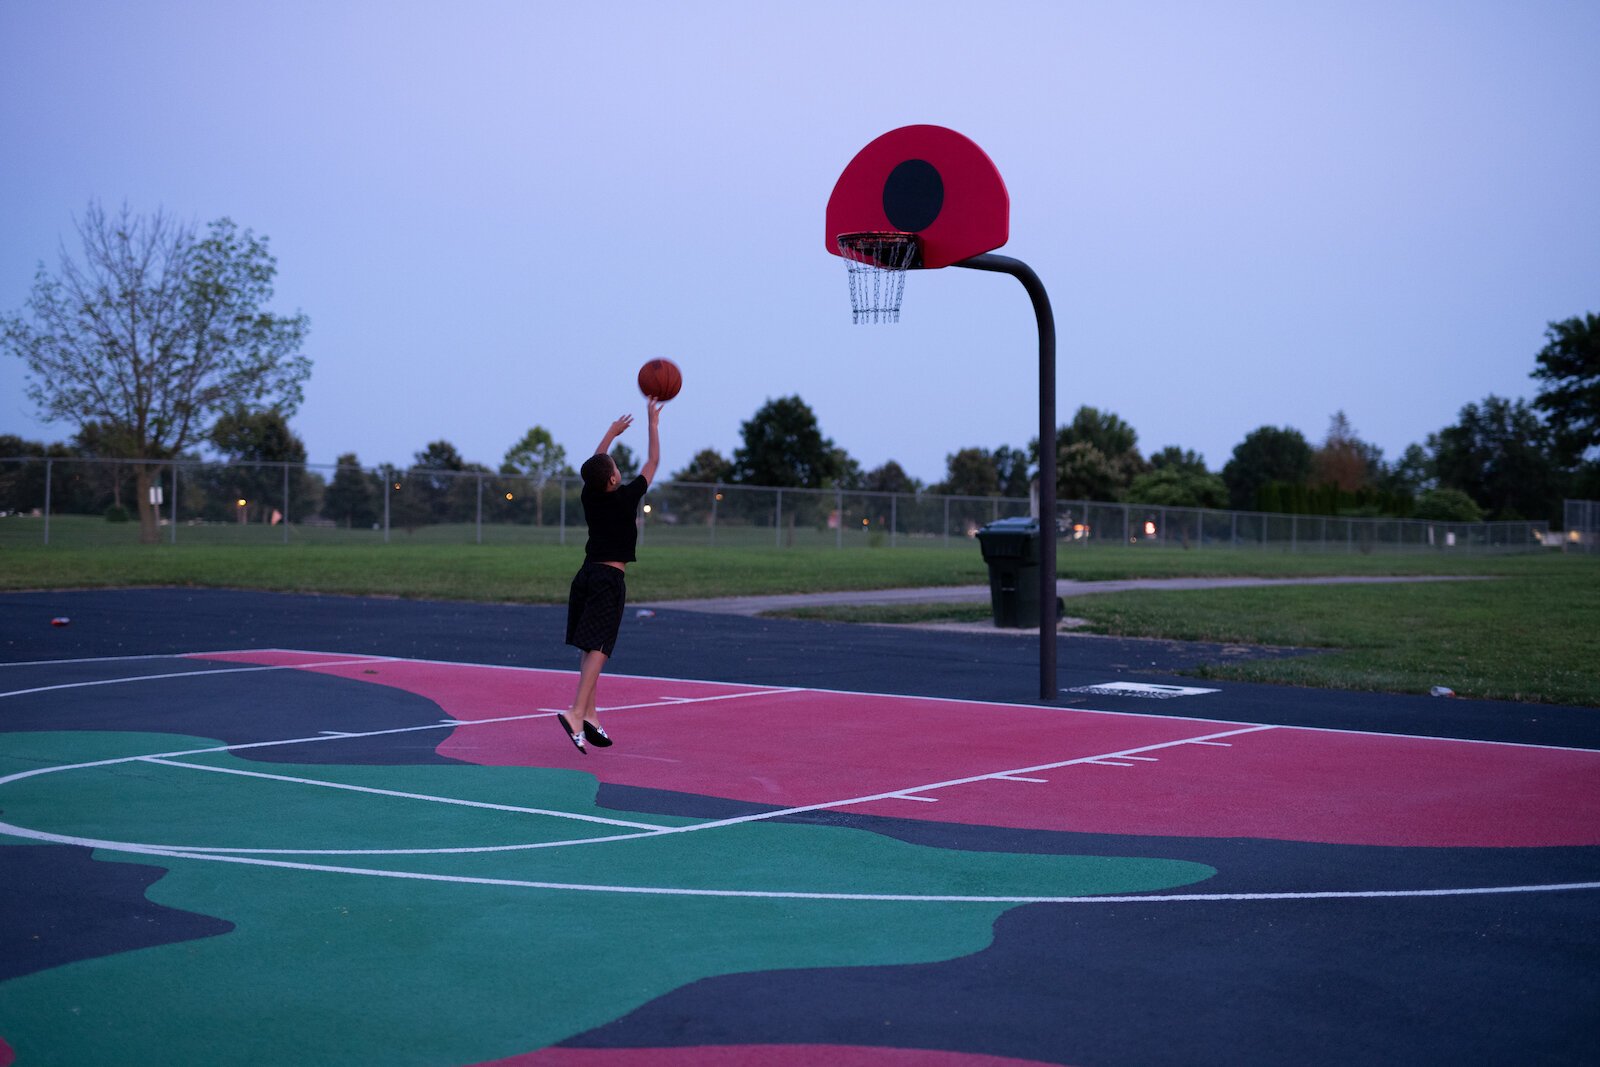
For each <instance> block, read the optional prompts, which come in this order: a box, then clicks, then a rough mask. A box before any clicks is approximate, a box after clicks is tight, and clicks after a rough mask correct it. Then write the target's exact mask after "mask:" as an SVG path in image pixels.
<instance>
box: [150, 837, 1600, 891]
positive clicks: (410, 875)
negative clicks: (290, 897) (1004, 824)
mask: <svg viewBox="0 0 1600 1067" xmlns="http://www.w3.org/2000/svg"><path fill="white" fill-rule="evenodd" d="M143 851H145V852H146V853H147V854H148V855H153V856H168V857H171V858H173V859H196V860H211V861H213V862H216V863H243V864H248V865H250V866H257V867H281V868H286V869H288V870H296V871H314V872H318V873H326V874H355V875H363V876H368V877H374V878H400V879H407V880H412V881H423V882H450V883H456V884H460V885H490V886H503V887H508V888H517V889H554V890H566V891H569V892H584V893H624V894H632V895H642V896H668V897H745V898H756V899H762V900H829V901H859V902H888V903H922V904H1175V903H1180V902H1190V901H1193V902H1202V901H1213V902H1215V901H1259V900H1357V899H1383V898H1406V897H1461V896H1485V895H1493V894H1501V893H1551V892H1561V891H1567V890H1583V889H1600V882H1563V883H1557V884H1550V885H1508V886H1475V887H1468V888H1459V889H1366V890H1350V891H1324V892H1305V893H1159V894H1150V895H1147V896H1137V895H1124V896H1075V897H1055V896H969V895H952V894H942V893H807V892H801V891H798V890H767V889H684V888H682V887H678V886H624V885H595V884H585V883H578V882H536V881H531V880H525V879H519V878H481V877H472V876H469V875H456V874H426V873H423V872H420V871H386V870H383V869H382V868H368V867H334V866H328V865H324V864H317V863H294V862H290V861H287V860H265V859H257V858H255V857H246V856H217V855H200V854H196V853H193V852H185V851H175V850H163V849H147V850H143Z"/></svg>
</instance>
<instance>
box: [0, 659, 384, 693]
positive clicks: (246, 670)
mask: <svg viewBox="0 0 1600 1067" xmlns="http://www.w3.org/2000/svg"><path fill="white" fill-rule="evenodd" d="M161 658H175V657H161ZM373 662H383V661H381V660H376V661H375V660H373V659H353V660H329V661H328V662H326V663H270V664H257V665H254V666H250V667H216V668H212V669H209V670H199V671H174V672H172V673H169V674H130V675H126V676H124V677H121V678H99V679H96V680H94V681H90V682H63V683H61V684H60V685H41V686H36V687H35V688H33V689H12V690H10V691H9V692H4V693H0V699H4V698H5V697H21V696H28V695H30V694H33V693H51V692H55V691H57V690H61V689H87V688H90V687H93V686H97V685H122V684H124V683H126V682H161V681H170V680H171V679H173V678H196V677H199V678H209V677H212V676H215V675H220V674H252V673H255V672H259V671H286V670H299V669H301V668H307V667H349V666H354V665H355V664H357V663H373Z"/></svg>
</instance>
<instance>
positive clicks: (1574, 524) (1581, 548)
mask: <svg viewBox="0 0 1600 1067" xmlns="http://www.w3.org/2000/svg"><path fill="white" fill-rule="evenodd" d="M1561 520H1562V521H1561V525H1562V527H1563V528H1564V529H1565V530H1566V534H1565V536H1564V537H1563V539H1562V547H1564V548H1566V549H1567V550H1569V551H1574V552H1583V553H1585V554H1587V553H1590V552H1600V500H1566V501H1562V506H1561Z"/></svg>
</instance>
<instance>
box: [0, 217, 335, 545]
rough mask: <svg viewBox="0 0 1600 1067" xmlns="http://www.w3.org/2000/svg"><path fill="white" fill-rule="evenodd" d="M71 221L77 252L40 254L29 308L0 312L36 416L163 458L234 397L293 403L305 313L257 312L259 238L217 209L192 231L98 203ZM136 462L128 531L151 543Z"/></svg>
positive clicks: (300, 376)
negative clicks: (50, 262)
mask: <svg viewBox="0 0 1600 1067" xmlns="http://www.w3.org/2000/svg"><path fill="white" fill-rule="evenodd" d="M76 226H77V231H78V237H79V239H80V242H81V251H80V256H79V258H76V259H75V258H74V257H73V256H71V255H69V254H68V253H67V251H66V250H65V248H63V249H62V251H61V256H60V265H59V267H58V268H57V269H56V270H55V271H54V272H52V271H49V270H47V269H46V268H45V267H44V265H43V264H42V263H41V264H40V265H39V268H38V271H37V272H36V273H35V275H34V284H33V290H32V294H31V296H30V297H29V299H28V301H27V305H26V307H27V310H28V312H29V317H28V318H24V317H22V316H21V315H13V316H10V317H8V318H6V319H4V320H3V323H0V343H3V345H4V347H5V348H6V349H7V350H8V351H10V352H12V353H13V354H15V355H17V356H19V357H20V358H21V359H22V360H23V361H24V362H26V363H27V365H28V373H29V382H28V397H29V399H31V400H32V401H33V403H34V405H35V407H36V408H37V410H38V412H39V413H40V415H41V416H42V417H43V418H44V419H45V420H46V421H52V422H53V421H68V422H72V423H75V424H77V425H79V426H83V425H85V424H87V423H90V422H98V423H99V424H100V426H101V428H102V432H103V433H105V434H106V435H107V440H108V441H109V442H112V443H114V445H115V448H116V451H117V453H118V454H119V455H121V456H123V457H125V458H131V459H138V460H147V461H148V460H167V459H172V458H174V457H176V456H178V455H179V454H180V453H181V452H182V451H183V449H184V448H185V447H186V446H188V445H190V444H192V443H195V442H197V441H199V440H200V439H202V438H203V437H204V436H205V435H206V433H207V432H208V431H209V430H210V429H211V426H212V423H213V422H214V420H215V419H216V418H217V417H218V416H220V415H222V414H224V413H225V412H228V411H230V410H232V409H234V408H238V407H243V408H246V409H248V410H259V409H262V408H266V407H276V408H278V409H279V410H280V411H282V412H284V414H285V415H289V414H292V413H293V412H294V410H295V409H296V408H297V407H298V406H299V403H300V401H301V399H302V390H303V386H304V383H305V381H306V379H307V378H308V377H309V376H310V374H311V361H310V360H309V359H308V358H306V356H304V355H303V354H301V352H300V348H301V345H302V344H303V342H304V340H305V336H306V331H307V328H308V323H307V320H306V317H305V316H304V315H303V314H298V313H297V314H295V315H292V316H283V315H278V314H274V313H272V312H270V311H267V310H266V305H267V304H268V303H269V302H270V301H271V299H272V291H273V290H272V281H273V278H274V277H275V276H276V274H277V261H276V260H275V259H274V258H273V257H272V255H271V254H270V253H269V252H268V250H267V240H266V238H264V237H257V236H256V235H255V234H254V233H253V232H251V231H250V230H243V231H241V230H240V229H239V228H238V227H237V226H236V225H235V224H234V223H233V221H232V220H230V219H226V218H223V219H218V220H217V221H215V222H212V223H210V224H209V226H208V227H207V229H206V233H205V236H203V237H202V236H200V235H199V233H198V232H197V231H196V230H195V228H194V227H193V226H190V225H185V224H180V223H177V222H174V221H173V220H172V219H170V218H169V217H167V216H166V215H164V214H162V213H160V212H157V213H156V214H154V215H148V216H143V215H135V214H133V213H132V212H131V211H130V210H129V209H128V208H127V207H126V206H124V207H123V209H122V210H121V212H120V213H119V214H118V215H116V216H115V217H112V216H108V215H107V214H106V212H105V211H104V210H103V209H102V208H101V207H100V206H99V205H98V204H91V205H90V206H89V208H88V210H87V212H86V213H85V215H84V217H83V218H82V219H81V220H79V221H78V222H77V223H76ZM136 469H137V472H138V474H137V479H138V488H137V492H136V496H137V499H138V506H139V519H140V538H141V540H143V541H146V542H152V543H153V542H155V541H157V540H158V533H157V529H156V512H155V508H154V506H153V505H152V504H151V503H150V494H149V491H148V490H149V487H150V484H151V482H152V481H153V479H154V477H155V475H156V472H157V471H158V469H159V468H158V467H157V466H156V465H155V464H153V463H146V464H140V465H139V466H138V467H137V468H136Z"/></svg>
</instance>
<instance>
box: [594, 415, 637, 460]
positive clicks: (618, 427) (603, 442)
mask: <svg viewBox="0 0 1600 1067" xmlns="http://www.w3.org/2000/svg"><path fill="white" fill-rule="evenodd" d="M632 425H633V416H632V415H624V416H622V418H620V419H618V420H617V421H616V422H613V423H612V424H611V427H610V429H608V430H606V435H605V436H604V437H602V438H600V447H599V448H596V449H595V450H594V454H595V455H597V456H603V455H605V454H606V453H607V452H610V451H611V442H613V441H615V440H616V439H617V438H618V437H621V436H622V431H623V430H626V429H627V428H628V427H629V426H632Z"/></svg>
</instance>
